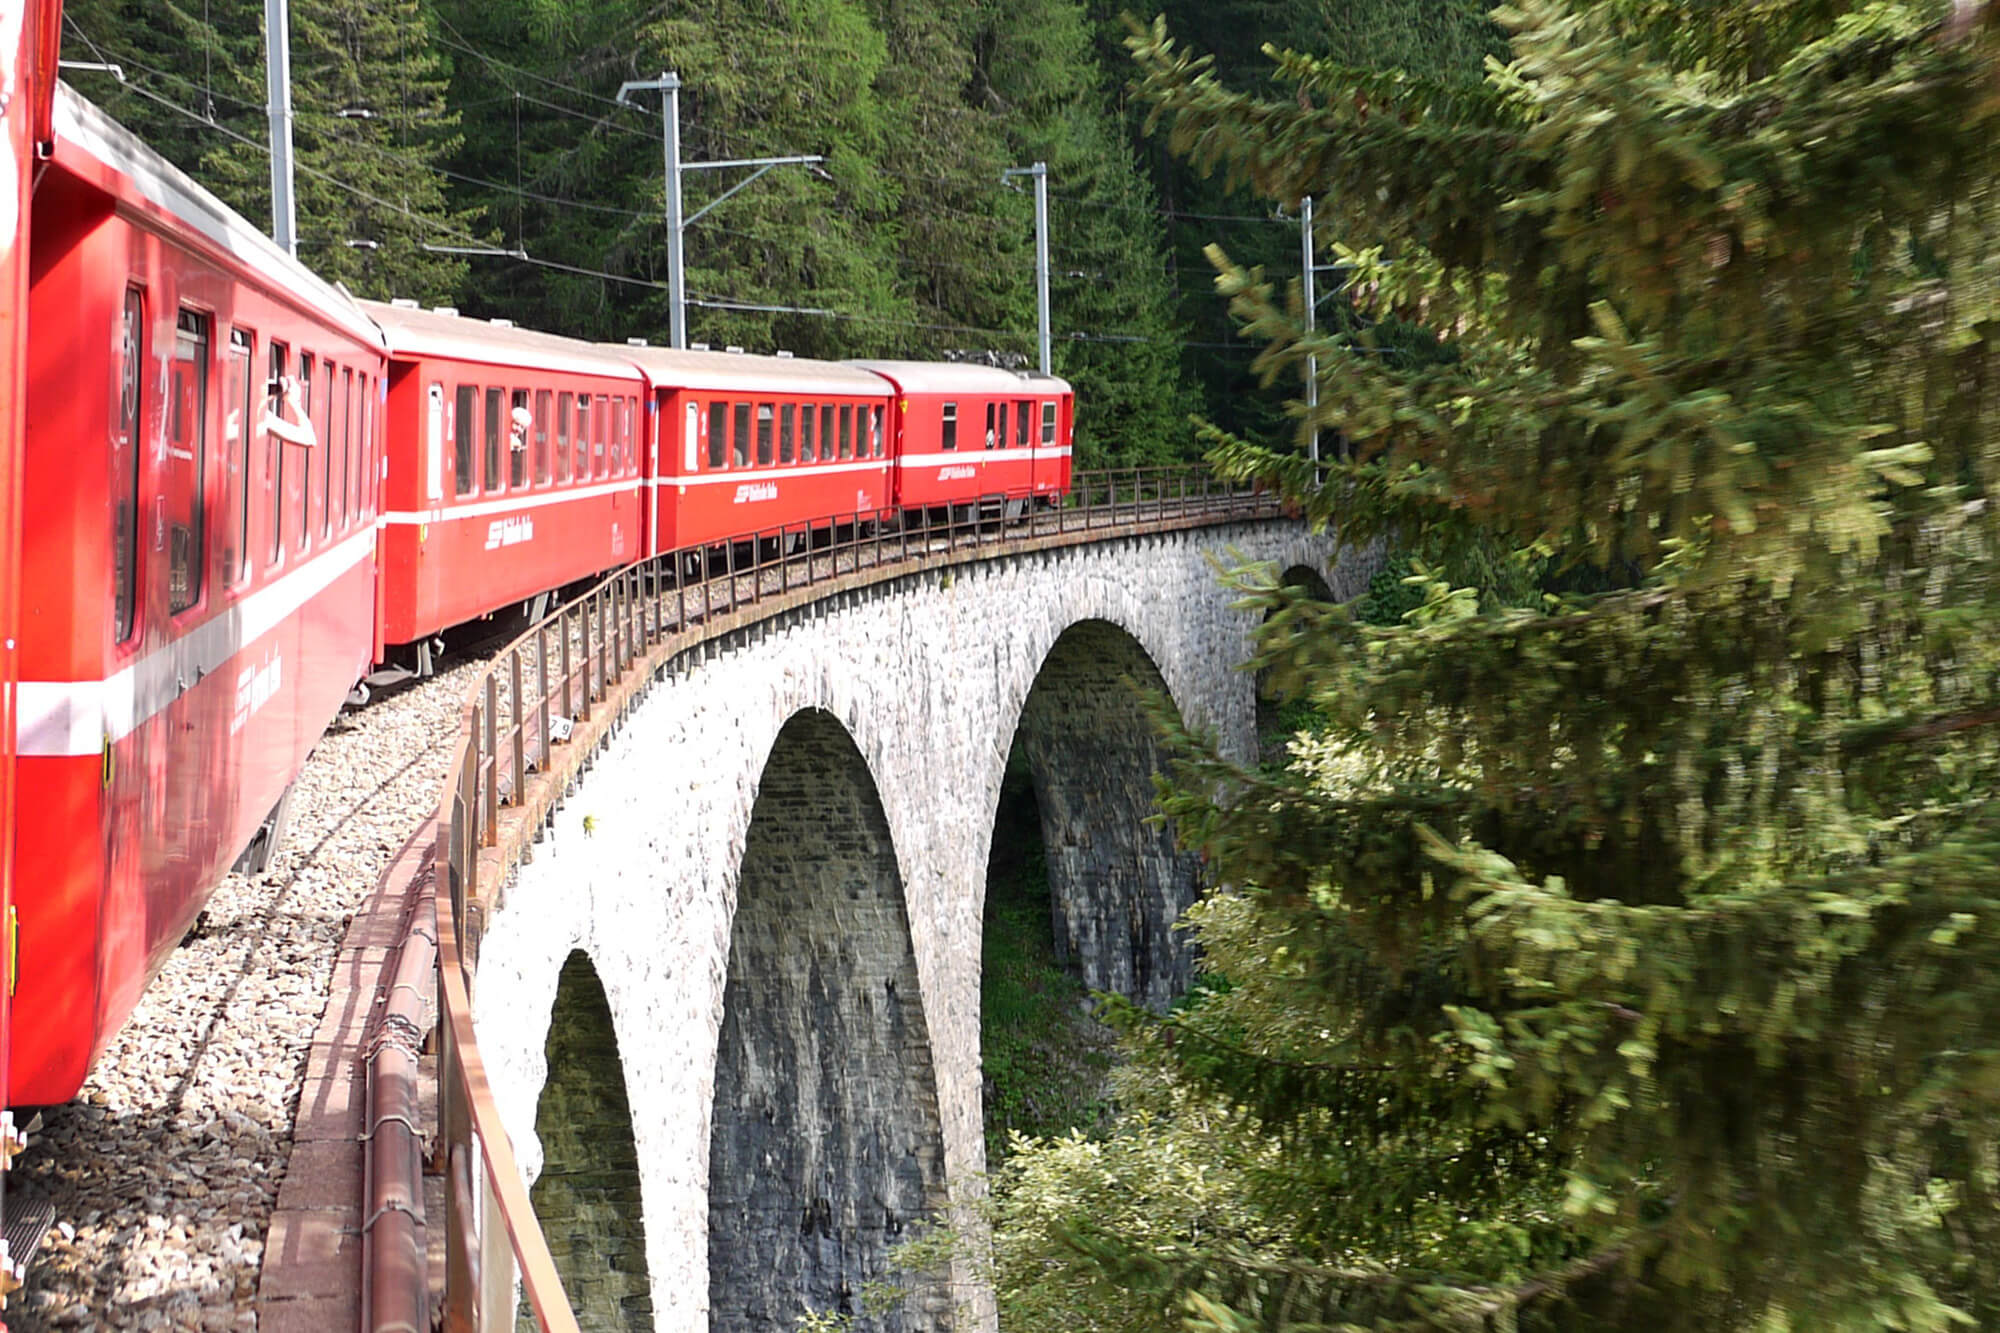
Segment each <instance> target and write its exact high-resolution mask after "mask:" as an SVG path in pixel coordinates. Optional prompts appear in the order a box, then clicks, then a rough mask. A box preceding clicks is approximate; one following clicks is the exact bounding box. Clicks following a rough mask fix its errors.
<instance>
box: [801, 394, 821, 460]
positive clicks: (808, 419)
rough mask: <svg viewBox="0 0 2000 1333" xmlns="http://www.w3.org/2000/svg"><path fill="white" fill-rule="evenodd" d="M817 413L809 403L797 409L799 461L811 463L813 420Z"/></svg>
mask: <svg viewBox="0 0 2000 1333" xmlns="http://www.w3.org/2000/svg"><path fill="white" fill-rule="evenodd" d="M817 415H819V411H818V409H817V408H815V407H814V406H813V405H812V404H811V403H807V404H806V405H805V406H804V407H801V408H800V409H799V461H800V462H801V463H810V462H812V461H813V418H814V417H815V416H817Z"/></svg>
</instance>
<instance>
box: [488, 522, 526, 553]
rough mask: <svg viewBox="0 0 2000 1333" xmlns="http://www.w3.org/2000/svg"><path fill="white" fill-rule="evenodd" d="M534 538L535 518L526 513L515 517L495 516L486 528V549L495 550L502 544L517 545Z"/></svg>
mask: <svg viewBox="0 0 2000 1333" xmlns="http://www.w3.org/2000/svg"><path fill="white" fill-rule="evenodd" d="M534 539H535V520H534V518H533V517H531V516H530V515H527V514H522V515H520V516H519V517H516V518H496V519H494V520H493V522H492V523H490V524H489V525H487V528H486V549H487V550H489V551H497V550H499V549H500V548H501V547H503V546H518V545H520V544H521V543H522V542H531V541H533V540H534Z"/></svg>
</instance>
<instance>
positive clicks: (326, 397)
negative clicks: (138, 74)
mask: <svg viewBox="0 0 2000 1333" xmlns="http://www.w3.org/2000/svg"><path fill="white" fill-rule="evenodd" d="M64 111H66V112H67V115H66V116H65V117H64V119H63V120H62V121H61V124H63V125H64V126H66V127H67V128H68V130H69V133H68V134H67V136H65V142H64V145H63V146H62V147H61V148H59V150H58V153H57V156H56V159H55V161H54V163H53V164H52V165H51V167H50V169H49V170H48V172H47V174H46V175H45V176H44V179H43V182H42V186H43V188H42V189H41V190H40V191H38V192H37V194H36V197H35V216H34V242H33V243H34V254H35V263H34V272H33V276H32V288H31V295H30V319H31V320H32V321H33V322H34V324H35V327H36V328H37V330H38V331H40V332H41V333H42V334H43V335H44V336H39V337H37V338H36V340H35V342H34V345H33V346H32V348H31V351H30V382H29V389H28V401H27V435H28V440H27V458H26V467H25V487H26V492H25V493H26V498H27V502H28V506H29V512H30V513H31V514H32V515H33V518H32V521H31V522H30V523H28V525H27V527H26V532H25V545H24V553H23V568H24V575H25V579H26V583H25V587H26V596H25V598H24V608H23V611H24V614H23V629H22V635H21V647H22V669H23V675H24V684H23V687H22V728H21V735H22V747H21V748H22V759H21V773H22V779H23V791H22V800H21V803H20V815H21V829H20V836H19V839H18V852H19V858H20V870H21V876H22V883H23V884H24V885H27V886H28V891H27V892H25V893H23V894H22V895H21V903H20V919H21V929H20V938H21V960H22V966H21V978H20V986H19V990H18V992H17V995H16V997H15V999H16V1004H17V1006H18V1008H17V1012H18V1013H19V1015H20V1018H21V1021H20V1022H19V1023H17V1024H16V1030H15V1041H16V1044H15V1049H14V1055H15V1060H14V1063H13V1068H12V1069H11V1070H10V1079H9V1084H8V1100H9V1101H10V1102H12V1103H15V1104H21V1103H27V1104H40V1103H47V1102H55V1101H61V1100H64V1099H66V1098H68V1097H69V1096H71V1095H73V1094H74V1092H75V1091H76V1089H77V1087H78V1086H79V1085H80V1084H81V1081H82V1079H83V1077H84V1074H85V1073H86V1072H87V1070H88V1068H89V1065H90V1063H91V1061H92V1060H93V1059H95V1057H96V1056H97V1054H98V1053H99V1052H100V1051H101V1050H102V1049H103V1047H104V1045H105V1044H106V1043H107V1042H108V1041H109V1039H110V1038H111V1036H112V1035H113V1034H114V1033H115V1032H116V1030H117V1028H118V1027H119V1025H120V1024H122V1023H123V1021H124V1019H125V1017H126V1015H127V1014H128V1013H129V1012H130V1009H131V1007H132V1005H133V1004H134V1003H135V1002H136V1001H137V999H138V996H139V994H140V992H141V991H142V990H143V988H144V987H145V985H146V983H147V982H148V981H149V980H150V978H151V977H152V975H153V974H154V972H156V971H157V970H158V968H159V966H160V965H161V964H162V963H163V962H164V961H165V958H166V956H167V954H168V953H169V952H171V950H172V949H173V948H174V946H175V945H176V944H177V943H178V942H179V940H180V938H181V937H182V935H183V934H184V933H185V931H186V929H187V927H188V925H189V924H190V923H191V922H192V920H193V918H194V916H195V914H196V912H198V911H199V910H200V907H201V905H202V903H203V902H204V901H205V900H206V898H207V895H208V893H209V892H210V891H211V890H212V888H213V887H214V885H215V883H216V882H217V881H218V880H219V879H220V877H221V876H222V874H223V873H225V872H226V870H227V869H228V867H229V865H230V864H231V863H232V862H233V861H234V860H235V858H236V856H237V855H238V854H239V853H240V852H241V850H242V848H243V846H244V845H245V844H246V843H247V842H248V841H249V840H250V837H251V836H252V834H253V833H254V832H255V831H256V829H257V827H258V825H259V824H260V822H261V821H262V820H263V818H264V817H265V815H266V814H267V812H268V811H269V810H270V809H271V807H272V806H273V805H274V804H275V803H276V801H277V800H278V798H279V796H280V795H281V794H282V792H283V791H284V789H285V787H286V785H287V784H288V783H289V782H290V781H291V778H292V776H293V774H295V773H296V772H297V770H298V767H299V766H300V765H301V764H302V763H303V762H304V760H305V758H306V755H307V754H308V753H309V751H310V750H311V747H312V746H313V744H314V743H315V742H316V741H317V739H318V737H319V735H320V733H321V731H322V730H323V729H324V727H325V725H326V723H327V722H328V721H329V720H330V719H331V718H332V716H333V715H334V713H335V712H336V711H337V710H338V708H339V706H340V703H341V700H342V698H343V697H344V696H345V694H346V693H347V691H348V689H349V688H350V687H351V686H352V684H353V683H354V681H355V680H356V679H357V678H358V676H359V674H360V672H361V671H363V670H365V668H366V664H367V660H368V658H369V655H370V648H371V646H372V629H371V624H370V621H371V617H372V605H373V587H372V585H373V580H374V570H373V556H374V526H375V516H374V503H373V501H374V493H373V488H372V487H371V486H368V485H367V484H366V481H367V476H366V474H367V470H368V467H369V461H368V460H369V456H370V452H371V450H370V446H369V439H368V435H369V425H368V423H369V421H370V420H371V418H372V413H371V412H370V411H369V409H368V408H367V407H366V406H365V403H366V400H367V398H368V396H369V395H370V394H371V393H372V391H373V385H374V384H375V382H376V380H377V379H379V376H380V374H381V372H382V368H383V362H382V356H381V352H380V348H379V344H378V343H375V342H374V341H373V339H372V336H371V335H372V331H371V330H370V329H369V328H368V326H367V325H366V323H365V322H364V321H362V320H360V319H359V317H358V314H356V313H355V312H352V311H351V310H346V311H344V312H336V313H331V314H330V313H328V308H329V307H341V306H344V302H341V301H340V299H339V298H338V297H337V296H336V295H335V294H333V293H332V292H330V291H329V290H327V289H325V288H323V287H318V286H317V285H316V283H313V282H312V280H310V279H308V278H307V277H306V276H305V275H303V273H302V271H299V272H298V273H296V274H286V273H284V269H285V265H286V264H287V263H288V262H289V261H285V260H283V258H282V256H276V255H275V253H273V254H269V255H267V254H262V253H258V252H257V250H256V247H257V246H258V245H263V244H266V243H263V242H262V241H261V238H256V239H255V240H251V239H247V238H249V237H254V233H247V231H246V232H245V234H244V235H243V236H239V235H237V234H235V233H233V232H231V231H230V230H229V227H230V225H231V224H229V223H228V221H227V219H223V218H221V215H220V214H210V215H207V229H206V230H204V229H203V228H202V227H200V226H190V225H188V223H187V221H186V217H185V216H182V215H177V214H176V211H175V208H174V205H177V204H183V203H184V204H185V205H186V213H190V214H196V215H199V214H201V210H202V208H203V207H204V201H205V205H206V207H208V208H210V209H219V208H220V206H219V205H215V204H214V203H213V201H212V200H211V199H208V198H207V196H205V195H200V194H199V191H198V190H197V187H194V186H192V184H191V183H189V182H186V181H185V178H180V177H178V174H177V173H173V172H172V170H171V168H167V167H165V166H164V164H163V163H159V162H158V161H157V159H155V158H153V157H152V156H151V155H150V154H149V153H146V152H145V151H144V150H143V149H142V148H139V147H138V146H137V145H136V141H132V140H131V139H130V136H127V135H124V133H123V131H121V130H118V129H117V127H116V126H115V125H113V124H112V123H111V122H109V121H108V120H106V119H105V118H103V117H102V115H101V113H97V112H95V111H94V109H91V108H88V107H87V105H86V104H81V103H80V102H74V100H73V102H72V104H69V105H66V107H65V108H64ZM59 114H61V113H60V112H59ZM190 192H193V193H192V194H190ZM230 216H233V215H230ZM218 219H221V220H218ZM235 221H236V223H239V224H240V219H237V220H235ZM245 250H249V251H251V254H250V255H248V256H245V255H244V251H245ZM246 259H247V261H248V262H246ZM274 269H277V270H279V272H280V274H281V275H282V276H291V277H296V278H297V279H298V280H299V282H300V283H301V284H305V285H307V286H309V287H310V289H311V296H312V298H313V299H312V300H302V299H301V298H300V297H299V295H298V294H297V291H296V289H294V288H291V287H288V286H287V285H285V284H283V283H280V282H278V281H276V280H275V279H274V277H273V276H272V273H273V270H274ZM270 378H283V379H287V380H289V381H291V382H292V383H293V385H294V386H295V387H294V389H293V391H292V393H291V395H290V398H289V401H288V402H284V403H280V402H274V401H273V400H272V399H271V397H270V395H269V394H268V393H267V392H266V388H267V384H268V383H269V380H270ZM288 412H289V413H290V414H291V416H292V417H293V418H295V421H294V422H293V428H294V433H295V434H303V435H304V436H305V437H306V442H304V443H293V442H288V441H286V440H284V439H281V438H279V437H278V436H277V434H276V433H275V432H273V431H272V430H271V429H269V428H268V426H267V423H268V422H269V421H271V420H273V419H283V418H284V417H285V416H286V414H287V413H288Z"/></svg>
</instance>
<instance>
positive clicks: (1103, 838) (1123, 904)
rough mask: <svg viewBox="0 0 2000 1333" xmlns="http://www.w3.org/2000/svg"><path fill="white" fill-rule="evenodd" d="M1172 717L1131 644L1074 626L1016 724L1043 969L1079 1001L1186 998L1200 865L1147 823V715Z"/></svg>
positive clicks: (1103, 625) (1126, 638)
mask: <svg viewBox="0 0 2000 1333" xmlns="http://www.w3.org/2000/svg"><path fill="white" fill-rule="evenodd" d="M1159 702H1164V703H1165V704H1166V705H1167V706H1169V707H1175V708H1176V711H1178V709H1177V707H1176V706H1175V705H1174V703H1173V698H1172V695H1171V693H1170V692H1169V691H1168V689H1167V684H1166V680H1165V678H1164V677H1163V676H1162V675H1161V673H1160V669H1159V667H1158V666H1157V665H1156V663H1155V662H1154V659H1153V657H1152V655H1151V654H1150V653H1148V652H1147V651H1146V649H1145V647H1144V646H1143V645H1141V644H1140V642H1139V640H1138V639H1137V638H1135V637H1134V636H1133V635H1132V633H1131V632H1130V631H1129V630H1127V629H1125V628H1124V627H1123V626H1120V625H1118V624H1115V623H1113V622H1112V621H1110V620H1106V619H1101V618H1097V617H1087V618H1083V619H1079V620H1077V621H1076V622H1075V623H1073V624H1071V625H1070V626H1068V627H1067V628H1065V629H1064V630H1063V631H1062V632H1061V633H1060V634H1059V635H1058V636H1057V637H1056V640H1055V642H1054V643H1053V644H1051V645H1050V646H1049V649H1048V652H1047V654H1046V655H1045V656H1044V658H1043V660H1042V663H1041V667H1040V669H1039V670H1038V671H1037V672H1036V674H1035V677H1034V683H1033V685H1032V686H1030V687H1029V689H1028V692H1027V694H1026V696H1025V697H1024V698H1023V699H1022V701H1021V705H1020V711H1019V713H1018V716H1017V720H1016V723H1015V736H1016V737H1017V738H1018V740H1019V742H1020V744H1021V747H1022V749H1023V751H1024V752H1025V754H1026V757H1027V761H1028V769H1029V773H1030V775H1031V777H1032V779H1033V782H1034V790H1035V803H1036V806H1037V809H1038V812H1039V814H1040V818H1041V825H1042V847H1043V852H1044V856H1045V859H1046V864H1047V867H1048V876H1049V896H1050V902H1051V906H1052V909H1053V912H1052V920H1051V923H1050V924H1051V927H1052V929H1053V932H1054V936H1055V946H1056V956H1057V958H1058V959H1059V960H1061V961H1063V962H1064V963H1065V964H1067V965H1068V966H1069V967H1070V968H1072V969H1073V970H1075V971H1076V973H1077V974H1078V975H1079V976H1080V977H1081V978H1082V980H1083V982H1084V984H1085V985H1087V986H1089V987H1090V988H1091V989H1092V990H1103V991H1115V992H1117V993H1118V994H1121V995H1124V996H1126V997H1128V998H1130V999H1133V1000H1136V1001H1138V1002H1139V1003H1141V1004H1144V1005H1147V1006H1149V1007H1151V1008H1155V1009H1164V1008H1165V1007H1166V1005H1167V1004H1168V1003H1169V1002H1171V1001H1172V1000H1173V999H1174V998H1175V997H1176V996H1177V995H1179V994H1180V993H1181V991H1183V990H1185V989H1186V987H1187V982H1188V977H1189V958H1188V952H1187V949H1186V948H1185V937H1184V936H1183V935H1181V934H1180V933H1179V932H1177V931H1175V930H1174V929H1173V925H1174V922H1175V921H1176V920H1177V919H1178V918H1179V916H1180V914H1181V912H1182V911H1184V910H1185V909H1186V908H1187V906H1188V904H1189V903H1191V902H1193V901H1194V895H1195V892H1196V889H1197V887H1198V879H1199V873H1200V867H1199V862H1198V861H1197V859H1196V858H1194V857H1193V856H1191V855H1189V854H1188V853H1186V852H1182V851H1180V850H1178V849H1177V848H1176V847H1175V846H1174V838H1173V831H1172V830H1171V829H1169V828H1167V827H1165V826H1163V825H1160V824H1157V823H1155V822H1153V820H1152V816H1153V815H1154V814H1155V801H1154V797H1155V788H1154V785H1153V778H1154V775H1155V774H1156V773H1158V772H1160V771H1161V769H1162V768H1163V766H1164V761H1165V754H1166V751H1165V746H1164V745H1163V743H1162V739H1161V736H1160V731H1159V726H1158V722H1157V721H1156V719H1155V717H1154V716H1153V713H1152V708H1153V706H1154V705H1155V704H1156V703H1159Z"/></svg>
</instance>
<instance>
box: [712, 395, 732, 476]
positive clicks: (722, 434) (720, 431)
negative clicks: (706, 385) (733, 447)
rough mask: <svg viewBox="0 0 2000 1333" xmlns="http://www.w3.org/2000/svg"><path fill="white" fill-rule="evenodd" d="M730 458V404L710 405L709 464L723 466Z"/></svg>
mask: <svg viewBox="0 0 2000 1333" xmlns="http://www.w3.org/2000/svg"><path fill="white" fill-rule="evenodd" d="M728 459H729V404H728V403H710V404H709V405H708V465H709V466H710V467H721V466H722V465H723V464H724V463H725V462H727V461H728Z"/></svg>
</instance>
